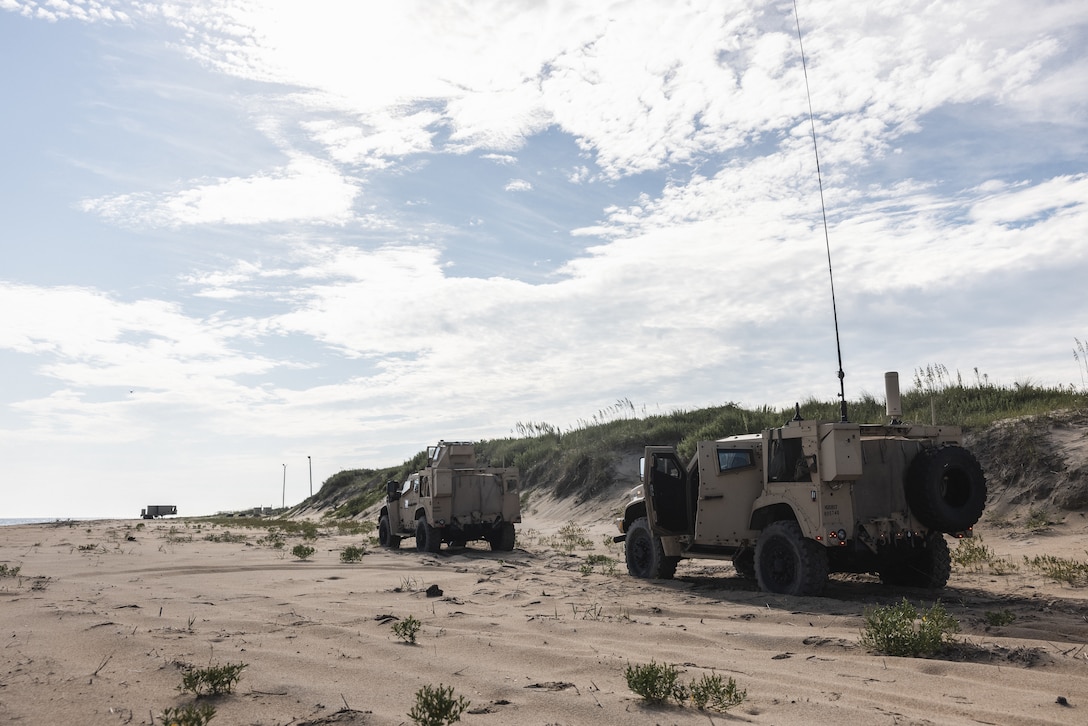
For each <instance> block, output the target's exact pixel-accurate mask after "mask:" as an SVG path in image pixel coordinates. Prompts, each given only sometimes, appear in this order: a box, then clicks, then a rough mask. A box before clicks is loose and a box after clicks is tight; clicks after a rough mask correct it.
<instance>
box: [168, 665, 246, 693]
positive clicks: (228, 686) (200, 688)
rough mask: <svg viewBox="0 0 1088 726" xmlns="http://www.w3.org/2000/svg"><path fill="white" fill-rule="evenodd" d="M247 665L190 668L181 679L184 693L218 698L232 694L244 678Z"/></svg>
mask: <svg viewBox="0 0 1088 726" xmlns="http://www.w3.org/2000/svg"><path fill="white" fill-rule="evenodd" d="M246 667H247V664H245V663H227V664H225V665H214V666H208V667H207V668H194V667H189V668H187V669H186V670H185V673H183V674H182V677H181V686H180V689H181V690H182V691H187V692H189V693H193V694H195V695H197V696H218V695H222V694H225V693H230V692H231V691H233V690H234V687H235V686H236V685H237V684H238V681H239V680H240V679H241V678H242V671H243V670H244V669H245V668H246Z"/></svg>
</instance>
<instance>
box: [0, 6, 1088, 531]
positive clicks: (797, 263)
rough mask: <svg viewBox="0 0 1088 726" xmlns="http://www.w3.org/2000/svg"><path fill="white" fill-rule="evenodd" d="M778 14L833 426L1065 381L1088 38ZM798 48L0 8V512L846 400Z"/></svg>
mask: <svg viewBox="0 0 1088 726" xmlns="http://www.w3.org/2000/svg"><path fill="white" fill-rule="evenodd" d="M798 10H799V13H800V20H801V26H802V29H803V31H804V44H805V45H804V47H805V52H806V55H807V58H808V61H809V66H808V76H809V81H810V84H811V89H812V105H813V109H814V111H815V115H816V119H815V122H816V129H817V137H818V142H819V150H820V161H821V169H822V171H823V178H824V185H825V198H826V201H827V207H828V209H827V212H828V218H829V221H830V230H829V235H830V242H831V253H832V258H833V262H834V266H835V286H836V292H837V295H838V311H839V323H840V327H841V332H842V351H843V359H844V367H845V370H846V374H847V377H846V392H847V396H848V397H854V396H857V395H858V394H860V393H862V392H870V393H874V394H876V395H880V394H881V393H882V385H883V372H884V371H886V370H899V371H900V373H901V377H902V378H903V380H904V381H905V382H906V383H909V381H910V379H911V378H912V374H913V372H914V371H915V370H917V369H919V368H922V367H925V366H926V365H929V364H934V363H938V364H942V365H944V366H947V367H948V368H949V369H950V370H951V371H959V372H960V373H962V374H963V375H964V376H965V377H967V378H969V379H971V378H973V377H974V375H975V373H974V371H975V369H976V368H977V369H978V370H979V371H980V372H981V373H984V374H986V375H987V376H989V378H990V380H992V381H995V382H999V383H1004V384H1012V383H1014V382H1021V381H1032V382H1035V383H1041V384H1058V383H1062V384H1070V383H1072V384H1076V385H1078V386H1080V385H1085V382H1084V379H1083V370H1084V369H1083V367H1078V363H1077V361H1075V360H1074V358H1073V350H1074V338H1075V337H1079V338H1080V339H1082V340H1083V339H1084V338H1086V337H1088V329H1086V327H1085V326H1086V322H1088V321H1086V320H1085V315H1084V312H1083V311H1084V304H1083V302H1082V298H1083V296H1084V295H1083V281H1084V280H1085V279H1088V141H1086V139H1088V128H1086V127H1088V8H1086V7H1085V6H1084V4H1083V3H1082V2H1079V1H1074V0H1069V1H1055V2H1034V1H1033V2H1027V1H1026V0H1020V1H1018V2H1011V1H1008V0H971V1H967V0H964V1H962V2H960V1H955V0H950V1H949V2H944V3H940V4H936V5H935V4H932V3H928V2H919V1H912V0H903V1H902V2H898V3H890V4H881V5H874V4H872V3H855V2H846V1H840V0H823V1H821V2H808V1H806V0H800V2H799V3H798ZM793 12H794V8H793V4H792V3H791V2H779V3H770V2H749V1H745V0H726V1H725V2H722V1H721V0H715V1H714V2H711V1H709V0H707V1H706V2H700V1H697V0H692V1H691V2H685V3H679V4H678V3H671V2H670V3H666V2H660V1H658V2H649V1H638V0H631V1H627V2H611V3H608V2H598V3H585V2H565V3H564V2H543V1H531V2H530V1H528V0H526V1H515V2H511V1H509V0H503V1H502V2H499V1H495V2H484V1H481V0H472V1H471V2H467V3H465V2H460V1H458V2H446V1H445V0H428V1H427V2H422V1H420V2H402V3H357V2H346V1H345V2H333V1H332V0H326V1H315V2H308V3H292V4H287V3H277V2H271V1H270V0H268V1H265V2H249V1H243V2H236V1H233V0H232V1H231V2H226V1H219V0H192V1H187V2H176V3H171V4H165V3H163V4H157V3H138V2H126V1H123V0H116V1H115V0H85V1H83V2H76V1H75V0H72V1H70V2H68V1H65V0H0V62H2V64H3V68H4V69H5V72H4V73H3V74H0V98H2V99H3V108H4V113H3V114H0V139H2V141H0V150H2V151H0V154H2V157H0V161H2V164H0V169H2V172H0V205H2V206H0V210H2V214H3V217H2V218H3V220H4V224H3V226H2V228H0V244H2V245H3V260H4V262H3V266H2V267H0V305H2V309H3V311H4V322H3V325H2V326H0V373H2V375H3V376H4V380H5V381H6V385H5V386H4V389H3V392H2V393H0V428H2V436H0V457H2V459H3V461H4V464H5V466H4V472H5V474H6V476H7V479H8V481H9V485H8V487H7V489H6V491H7V495H6V496H5V498H4V512H3V514H4V516H8V517H20V516H25V517H33V516H88V517H90V516H134V515H136V514H137V513H138V512H139V510H140V508H141V507H143V506H144V505H146V504H149V503H171V504H177V505H178V506H179V510H180V511H181V512H182V513H184V514H207V513H212V512H215V511H218V510H222V509H234V508H243V507H250V506H257V505H265V506H269V505H278V504H279V503H280V502H281V500H282V499H285V500H286V502H287V503H288V504H291V503H295V502H298V501H300V500H301V499H303V498H304V497H305V496H307V495H308V494H309V486H310V484H309V465H310V463H311V462H312V468H313V481H314V489H315V490H316V489H317V488H318V487H319V486H320V485H321V482H323V481H324V480H325V479H326V478H327V477H328V476H330V475H331V474H333V473H335V472H336V471H339V470H341V469H349V468H360V467H380V466H387V465H394V464H398V463H400V462H401V461H403V460H404V459H406V458H408V457H409V456H411V455H412V454H414V453H415V452H417V451H419V450H421V449H422V448H423V447H425V446H426V445H427V444H428V443H433V442H434V441H436V440H437V439H439V438H445V439H478V438H490V437H497V436H504V435H507V434H509V433H511V432H512V431H513V429H514V428H515V426H516V425H517V424H518V423H519V422H529V421H537V422H539V421H545V422H548V423H550V424H553V425H556V426H559V427H561V428H567V427H570V426H573V425H576V424H577V422H578V421H579V420H588V419H591V418H592V417H593V415H594V414H595V413H597V412H598V411H601V410H604V409H607V408H608V407H609V406H612V405H613V404H615V403H616V402H617V401H618V400H621V399H625V400H630V401H631V402H632V403H633V404H634V405H635V407H636V409H637V410H638V411H639V412H646V413H655V412H666V411H671V410H674V409H677V408H697V407H702V406H709V405H717V404H720V403H723V402H726V401H736V402H738V403H741V404H744V405H753V406H757V405H762V404H771V405H789V404H791V403H792V402H793V401H794V400H798V399H804V398H806V397H809V396H816V397H819V398H825V399H831V398H833V397H834V396H835V394H836V393H837V390H838V380H837V377H836V370H837V360H836V354H835V339H834V330H833V327H832V319H831V303H830V292H829V286H828V279H827V253H826V250H825V246H824V236H823V230H822V228H821V226H820V202H819V191H818V187H817V181H816V169H815V160H814V156H813V153H812V140H811V136H810V135H809V133H810V130H809V119H808V115H807V113H808V99H807V97H806V94H805V85H804V76H803V73H802V67H801V59H800V53H799V49H798V43H797V37H796V26H795V18H794V14H793ZM648 443H652V442H648ZM308 457H309V458H308ZM284 464H286V485H284V475H285V470H284Z"/></svg>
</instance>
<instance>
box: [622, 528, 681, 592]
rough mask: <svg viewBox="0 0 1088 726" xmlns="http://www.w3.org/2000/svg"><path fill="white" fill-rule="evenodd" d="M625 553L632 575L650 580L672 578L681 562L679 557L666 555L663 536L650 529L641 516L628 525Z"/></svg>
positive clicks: (628, 568)
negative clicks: (662, 543)
mask: <svg viewBox="0 0 1088 726" xmlns="http://www.w3.org/2000/svg"><path fill="white" fill-rule="evenodd" d="M624 554H625V555H626V557H627V571H628V572H629V573H630V574H631V576H632V577H641V578H644V579H650V580H671V579H672V576H673V575H675V574H676V565H677V563H678V562H680V558H679V557H666V556H665V549H664V548H663V547H662V546H661V538H660V537H658V536H657V535H655V534H654V533H653V532H652V531H651V530H650V523H649V522H648V521H646V518H645V517H639V518H638V519H636V520H635V521H634V522H631V526H630V527H628V529H627V539H626V540H624Z"/></svg>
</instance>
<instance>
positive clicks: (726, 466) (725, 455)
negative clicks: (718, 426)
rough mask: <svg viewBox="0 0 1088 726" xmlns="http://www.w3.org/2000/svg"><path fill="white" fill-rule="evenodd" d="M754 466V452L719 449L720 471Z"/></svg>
mask: <svg viewBox="0 0 1088 726" xmlns="http://www.w3.org/2000/svg"><path fill="white" fill-rule="evenodd" d="M751 465H752V452H751V451H750V450H748V449H718V471H719V472H726V471H733V470H734V469H743V468H745V467H748V466H751Z"/></svg>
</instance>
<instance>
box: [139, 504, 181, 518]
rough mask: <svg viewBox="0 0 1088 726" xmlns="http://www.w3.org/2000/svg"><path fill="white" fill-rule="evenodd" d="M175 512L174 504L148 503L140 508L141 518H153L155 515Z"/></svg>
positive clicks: (176, 511) (175, 506)
mask: <svg viewBox="0 0 1088 726" xmlns="http://www.w3.org/2000/svg"><path fill="white" fill-rule="evenodd" d="M177 513H178V507H177V505H176V504H148V505H147V506H146V507H145V508H143V509H141V510H140V517H142V518H143V519H154V518H155V517H165V516H167V515H170V514H177Z"/></svg>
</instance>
